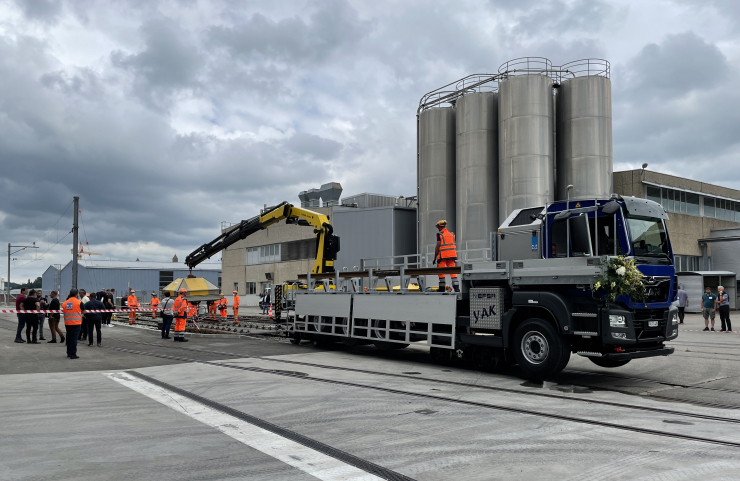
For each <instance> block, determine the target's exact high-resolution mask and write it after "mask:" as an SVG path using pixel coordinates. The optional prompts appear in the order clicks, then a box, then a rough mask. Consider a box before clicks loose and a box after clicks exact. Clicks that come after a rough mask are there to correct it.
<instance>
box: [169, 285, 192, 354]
mask: <svg viewBox="0 0 740 481" xmlns="http://www.w3.org/2000/svg"><path fill="white" fill-rule="evenodd" d="M187 292H188V291H187V290H186V289H185V288H182V289H180V295H179V296H177V299H175V304H174V305H173V306H172V313H173V314H174V315H175V342H188V340H187V339H185V324H187V322H188V298H187Z"/></svg>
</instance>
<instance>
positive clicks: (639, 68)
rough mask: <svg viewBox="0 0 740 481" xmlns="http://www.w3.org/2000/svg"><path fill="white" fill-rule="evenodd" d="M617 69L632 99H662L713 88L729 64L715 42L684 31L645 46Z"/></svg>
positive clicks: (723, 77)
mask: <svg viewBox="0 0 740 481" xmlns="http://www.w3.org/2000/svg"><path fill="white" fill-rule="evenodd" d="M617 72H618V73H619V74H621V75H622V76H623V77H624V82H623V85H624V86H625V89H626V90H627V91H629V92H630V93H631V94H632V95H631V96H632V98H633V99H635V100H637V99H640V100H643V99H645V98H662V99H665V98H672V97H676V96H682V95H685V94H686V93H687V92H689V91H692V90H709V89H712V88H713V87H715V86H717V85H719V84H720V83H722V82H723V81H724V80H725V79H726V78H727V74H728V72H729V66H728V64H727V59H726V58H725V56H724V55H723V54H722V52H720V50H719V49H718V48H717V46H716V45H713V44H710V43H708V42H706V41H705V40H704V39H702V38H701V37H699V36H698V35H696V34H695V33H693V32H686V33H682V34H678V35H669V36H668V37H666V39H665V40H664V41H663V42H662V43H661V44H660V45H658V44H654V43H653V44H649V45H646V46H645V47H644V48H643V49H642V51H641V52H640V53H639V54H638V55H637V56H636V57H635V58H634V59H632V60H631V61H630V62H629V63H628V64H627V65H626V66H625V67H623V68H618V69H617Z"/></svg>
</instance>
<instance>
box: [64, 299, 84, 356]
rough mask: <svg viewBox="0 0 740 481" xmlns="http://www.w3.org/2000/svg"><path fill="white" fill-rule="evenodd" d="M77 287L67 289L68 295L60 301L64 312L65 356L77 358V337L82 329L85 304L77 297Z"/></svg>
mask: <svg viewBox="0 0 740 481" xmlns="http://www.w3.org/2000/svg"><path fill="white" fill-rule="evenodd" d="M78 294H79V293H78V291H77V289H71V290H70V291H69V297H68V298H67V300H66V301H64V302H62V313H63V314H64V328H65V329H66V330H67V357H68V358H70V359H79V356H77V339H78V338H79V337H80V329H82V316H83V315H84V314H85V306H84V304H82V303H81V302H80V300H79V299H78V298H77V295H78Z"/></svg>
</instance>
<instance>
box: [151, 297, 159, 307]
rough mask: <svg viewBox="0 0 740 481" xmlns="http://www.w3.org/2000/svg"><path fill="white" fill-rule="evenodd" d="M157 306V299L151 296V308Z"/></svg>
mask: <svg viewBox="0 0 740 481" xmlns="http://www.w3.org/2000/svg"><path fill="white" fill-rule="evenodd" d="M158 307H159V299H157V298H156V297H152V309H156V308H158Z"/></svg>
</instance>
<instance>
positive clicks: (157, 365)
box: [0, 313, 740, 481]
mask: <svg viewBox="0 0 740 481" xmlns="http://www.w3.org/2000/svg"><path fill="white" fill-rule="evenodd" d="M732 315H733V316H734V313H733V314H732ZM738 327H740V319H738ZM702 328H703V320H702V319H701V318H700V317H699V316H696V315H689V316H687V318H686V323H685V324H684V325H682V326H681V327H680V330H681V333H680V335H679V338H678V340H677V341H675V342H673V343H671V344H672V345H674V346H675V347H676V353H675V354H674V355H672V356H668V357H661V358H651V359H642V360H635V361H632V362H631V363H629V364H627V365H626V366H624V367H621V368H618V369H605V368H600V367H598V366H596V365H594V364H592V363H591V362H589V361H588V359H586V358H581V357H578V356H573V357H572V358H571V361H570V363H569V364H568V367H567V368H566V370H565V371H564V372H563V373H561V374H560V375H558V376H557V377H556V378H554V379H552V380H550V381H549V382H546V383H531V382H525V381H524V380H523V379H521V378H519V377H518V375H517V374H518V370H517V369H516V368H515V367H511V368H507V369H504V370H503V371H502V372H500V373H497V374H489V373H480V372H477V371H474V370H472V369H469V368H467V367H466V366H463V365H452V366H438V365H435V364H432V363H431V362H430V361H429V358H428V353H427V352H426V350H425V349H424V348H423V347H417V346H412V347H411V348H409V349H404V350H400V351H390V352H382V351H378V350H376V349H375V348H373V347H370V346H362V347H358V348H353V349H350V348H346V347H344V346H342V345H340V344H336V345H331V346H329V348H327V349H324V350H318V349H315V348H313V347H312V346H311V345H310V344H307V343H303V344H301V345H292V344H290V343H289V342H287V341H286V340H280V339H262V338H249V337H241V338H235V337H229V336H189V339H190V342H188V343H186V344H180V343H177V344H176V343H174V342H172V341H171V340H170V341H164V340H162V339H161V338H160V336H159V334H158V333H157V332H153V331H150V330H145V329H136V328H129V327H124V326H116V327H113V328H104V329H103V347H100V348H98V347H88V346H87V345H86V344H81V345H80V346H79V348H78V351H79V355H80V359H77V360H69V359H67V358H66V355H65V348H64V346H63V345H60V344H46V343H44V344H40V345H27V344H15V343H13V337H14V333H15V319H14V316H12V315H4V316H2V317H0V426H1V427H2V429H1V430H0V432H1V433H2V435H1V436H0V480H6V479H7V480H17V479H54V480H64V479H91V480H92V479H95V480H98V479H111V480H113V479H115V480H120V479H150V478H157V479H165V480H166V479H249V480H303V479H307V480H308V479H317V478H318V479H416V480H450V479H470V480H478V479H480V480H490V479H501V480H509V479H517V480H518V479H521V480H525V479H526V480H530V479H542V480H550V479H552V480H597V479H630V480H632V479H641V480H663V479H666V480H668V479H670V480H690V479H701V480H702V481H709V480H720V479H722V480H730V479H740V460H738V456H737V454H738V453H739V452H740V430H738V427H740V371H739V370H738V367H740V366H738V363H739V362H740V334H738V333H737V332H734V333H719V332H702V331H701V329H702ZM49 338H50V337H49V335H48V332H47V339H49ZM346 368H350V369H355V370H354V371H353V370H346ZM358 370H359V371H362V372H358ZM123 371H128V372H135V373H140V374H143V375H146V376H148V377H149V378H151V379H153V380H154V381H151V382H149V381H141V383H142V386H144V387H143V388H141V389H139V390H137V389H135V386H134V387H132V386H133V384H132V382H129V384H128V385H127V384H126V383H122V382H119V381H117V380H116V378H115V376H122V375H123V374H121V373H122V372H123ZM111 373H112V374H111ZM111 376H113V377H111ZM157 381H160V382H164V383H166V386H165V387H161V386H160V387H157V385H155V384H152V383H153V382H157ZM167 386H168V387H167ZM155 388H156V389H160V390H162V391H161V392H160V394H159V395H157V394H156V393H154V394H151V393H153V392H154V391H155ZM147 389H149V391H146V390H147ZM180 390H181V391H180ZM146 392H150V394H146ZM178 392H182V393H184V394H187V395H188V396H191V397H192V398H193V399H196V398H197V399H201V400H205V401H203V402H211V401H212V402H215V403H218V405H219V406H220V408H219V409H221V410H222V412H226V413H231V414H229V416H231V418H229V419H233V421H223V420H220V421H214V420H213V419H212V418H208V417H207V416H206V415H205V414H204V413H205V412H206V411H207V409H206V408H202V409H201V408H193V407H192V406H190V405H187V404H185V402H194V401H192V400H190V401H189V400H188V399H190V398H188V399H185V398H182V397H178V396H179V394H178ZM162 393H164V394H162ZM157 396H160V397H157ZM175 401H176V402H175ZM173 403H174V404H173ZM177 403H180V404H177ZM198 406H203V404H198ZM645 409H648V410H645ZM239 419H242V420H241V421H240V420H239ZM243 419H251V420H252V421H250V422H264V423H271V424H272V425H274V426H277V427H278V428H279V429H283V430H287V432H289V433H292V434H289V435H288V437H290V436H294V437H295V438H296V439H300V440H302V441H301V442H302V443H303V444H302V445H301V446H306V445H310V446H313V447H314V448H315V449H317V450H319V451H320V450H322V449H323V450H324V451H326V452H330V453H333V454H332V456H335V458H336V459H344V460H346V459H354V460H355V461H356V460H358V459H359V460H361V461H363V462H366V463H368V465H371V466H373V465H374V466H377V467H380V468H382V469H384V471H383V470H382V469H381V470H380V471H378V472H377V473H376V475H377V476H379V477H378V478H372V477H370V475H368V477H365V478H362V477H352V476H353V475H352V474H351V471H349V470H346V471H341V469H340V468H336V467H335V468H333V469H334V470H333V471H332V470H331V469H324V470H319V469H318V468H316V465H315V464H314V462H309V461H307V459H308V458H305V459H303V457H304V454H305V453H303V451H301V452H299V451H298V449H299V448H301V446H298V447H296V446H297V445H291V444H289V443H287V442H286V443H283V444H281V445H277V444H274V443H273V444H269V442H268V441H267V440H265V441H263V440H262V438H261V437H260V436H261V434H259V433H257V434H253V436H256V437H255V439H251V440H250V439H247V440H245V439H244V435H243V434H244V432H246V431H244V432H242V436H241V438H240V436H239V435H238V434H234V430H236V426H237V425H238V423H239V422H244V421H243ZM604 423H607V424H609V426H605V425H604ZM230 430H231V431H230ZM258 431H260V430H258ZM263 431H264V430H263ZM646 431H649V432H646ZM691 436H693V437H697V438H701V440H690V439H687V438H690V437H691ZM712 441H714V442H717V441H719V442H729V443H731V444H730V445H727V444H716V443H712ZM268 444H269V446H268ZM278 444H279V443H278ZM281 449H283V450H286V449H287V450H288V456H287V457H286V456H285V455H281V454H280V450H281ZM291 452H292V454H291ZM337 453H338V454H337ZM298 454H300V456H298ZM335 458H332V459H335ZM311 459H313V458H311ZM355 461H347V462H349V463H350V464H351V463H352V462H355ZM336 462H339V461H336ZM302 463H303V464H302ZM340 464H341V463H340ZM363 466H364V465H363ZM342 469H344V468H342Z"/></svg>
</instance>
